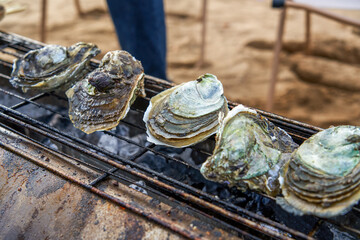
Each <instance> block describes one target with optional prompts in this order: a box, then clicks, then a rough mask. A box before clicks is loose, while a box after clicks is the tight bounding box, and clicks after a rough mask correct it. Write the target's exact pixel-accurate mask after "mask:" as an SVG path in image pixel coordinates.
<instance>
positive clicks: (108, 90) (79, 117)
mask: <svg viewBox="0 0 360 240" xmlns="http://www.w3.org/2000/svg"><path fill="white" fill-rule="evenodd" d="M66 95H67V97H68V99H69V116H70V120H71V121H72V122H73V124H74V126H75V127H76V128H79V129H80V130H82V131H84V132H86V133H92V132H94V131H102V130H109V129H112V128H114V127H116V126H117V125H118V124H119V121H120V120H121V119H123V118H124V117H125V116H126V114H127V112H128V111H129V108H130V105H131V104H132V103H133V102H134V101H135V99H136V97H137V96H143V97H145V90H144V69H143V68H142V66H141V63H140V62H139V61H137V60H136V59H135V58H134V57H133V56H131V55H130V54H129V53H128V52H126V51H112V52H108V53H107V54H106V55H105V56H104V57H103V59H102V60H101V63H100V65H99V68H97V69H95V70H94V71H93V72H91V73H90V74H89V75H87V76H86V77H85V78H84V79H83V80H81V81H79V82H77V83H76V84H75V85H74V86H73V87H72V88H70V89H69V90H68V91H67V92H66Z"/></svg>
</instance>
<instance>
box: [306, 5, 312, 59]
mask: <svg viewBox="0 0 360 240" xmlns="http://www.w3.org/2000/svg"><path fill="white" fill-rule="evenodd" d="M310 31H311V15H310V11H308V10H307V11H306V16H305V53H306V54H310V41H311V32H310Z"/></svg>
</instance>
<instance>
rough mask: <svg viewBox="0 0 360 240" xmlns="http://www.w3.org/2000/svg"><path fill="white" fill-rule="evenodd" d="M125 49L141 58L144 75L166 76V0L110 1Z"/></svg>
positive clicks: (110, 8)
mask: <svg viewBox="0 0 360 240" xmlns="http://www.w3.org/2000/svg"><path fill="white" fill-rule="evenodd" d="M107 4H108V8H109V11H110V14H111V17H112V20H113V22H114V26H115V29H116V34H117V36H118V39H119V42H120V45H121V47H122V49H123V50H125V51H128V52H129V53H130V54H131V55H133V56H134V57H135V58H136V59H138V60H140V61H141V63H142V65H143V67H144V71H145V74H148V75H151V76H154V77H158V78H161V79H167V78H166V27H165V13H164V5H163V0H107Z"/></svg>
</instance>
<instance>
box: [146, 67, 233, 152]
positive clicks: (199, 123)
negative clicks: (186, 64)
mask: <svg viewBox="0 0 360 240" xmlns="http://www.w3.org/2000/svg"><path fill="white" fill-rule="evenodd" d="M227 112H228V106H227V100H226V98H225V97H224V93H223V87H222V84H221V82H220V81H219V80H218V79H217V78H216V76H214V75H212V74H205V75H203V76H200V77H199V78H198V79H197V80H195V81H190V82H187V83H183V84H181V85H178V86H175V87H173V88H170V89H168V90H166V91H164V92H161V93H159V94H158V95H156V96H154V97H153V98H151V100H150V104H149V107H148V108H147V110H146V112H145V114H144V122H145V123H146V128H147V134H148V141H150V142H153V143H155V144H159V145H166V146H171V147H178V148H180V147H185V146H189V145H193V144H195V143H198V142H201V141H203V140H205V139H206V138H207V137H209V136H210V135H212V134H213V133H215V132H216V131H217V129H218V127H219V114H220V115H226V114H227Z"/></svg>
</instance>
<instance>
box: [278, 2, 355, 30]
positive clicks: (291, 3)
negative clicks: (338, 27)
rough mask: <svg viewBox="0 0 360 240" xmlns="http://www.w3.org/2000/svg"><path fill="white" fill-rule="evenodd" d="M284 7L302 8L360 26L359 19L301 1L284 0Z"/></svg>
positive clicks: (340, 21)
mask: <svg viewBox="0 0 360 240" xmlns="http://www.w3.org/2000/svg"><path fill="white" fill-rule="evenodd" d="M285 7H292V8H295V9H303V10H307V11H309V12H312V13H316V14H318V15H320V16H323V17H326V18H330V19H332V20H335V21H337V22H339V23H343V24H347V25H350V26H353V27H360V21H359V20H355V19H351V18H348V17H344V16H341V15H339V14H336V13H332V12H329V11H326V10H322V9H319V8H316V7H313V6H310V5H307V4H302V3H297V2H293V1H285Z"/></svg>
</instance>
